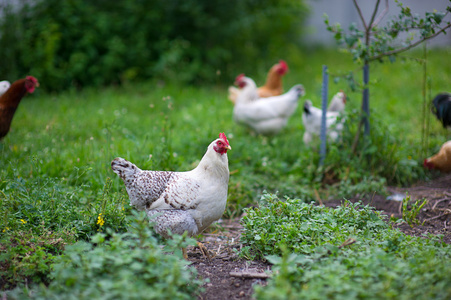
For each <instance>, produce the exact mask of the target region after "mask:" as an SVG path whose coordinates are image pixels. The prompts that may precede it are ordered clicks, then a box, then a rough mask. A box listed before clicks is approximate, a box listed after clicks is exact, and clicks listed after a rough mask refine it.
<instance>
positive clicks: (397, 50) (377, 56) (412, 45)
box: [368, 23, 451, 61]
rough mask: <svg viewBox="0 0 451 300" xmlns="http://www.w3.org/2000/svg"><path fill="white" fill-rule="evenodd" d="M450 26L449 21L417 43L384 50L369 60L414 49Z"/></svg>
mask: <svg viewBox="0 0 451 300" xmlns="http://www.w3.org/2000/svg"><path fill="white" fill-rule="evenodd" d="M450 27H451V23H449V24H448V25H446V26H445V27H443V28H442V29H440V30H439V31H437V32H436V33H434V34H433V35H430V36H427V37H424V38H422V39H420V40H418V41H416V42H415V43H413V44H410V45H408V46H406V47H403V48H399V49H395V50H392V51H388V52H384V53H381V54H378V55H376V56H373V57H369V58H368V61H373V60H377V59H379V58H382V57H384V56H390V55H394V54H398V53H401V52H404V51H407V50H409V49H412V48H413V47H416V46H418V45H419V44H421V43H423V42H424V41H427V40H429V39H432V38H433V37H436V36H437V35H439V34H440V33H442V32H445V31H446V30H447V29H448V28H450Z"/></svg>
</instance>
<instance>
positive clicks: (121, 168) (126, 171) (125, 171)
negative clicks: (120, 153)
mask: <svg viewBox="0 0 451 300" xmlns="http://www.w3.org/2000/svg"><path fill="white" fill-rule="evenodd" d="M111 169H113V172H114V173H116V174H117V175H119V177H121V178H122V179H123V180H125V179H126V178H127V177H130V176H133V175H135V174H136V173H138V172H141V169H139V168H138V167H137V166H135V165H134V164H132V163H131V162H129V161H127V160H125V159H123V158H121V157H116V158H115V159H114V160H113V161H112V162H111Z"/></svg>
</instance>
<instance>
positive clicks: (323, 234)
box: [241, 194, 388, 258]
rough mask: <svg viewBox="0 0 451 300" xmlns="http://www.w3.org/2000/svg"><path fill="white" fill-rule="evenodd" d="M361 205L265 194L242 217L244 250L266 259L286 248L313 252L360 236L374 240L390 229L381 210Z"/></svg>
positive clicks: (296, 251) (304, 252)
mask: <svg viewBox="0 0 451 300" xmlns="http://www.w3.org/2000/svg"><path fill="white" fill-rule="evenodd" d="M359 206H360V204H359V203H356V204H351V203H350V202H346V203H345V205H342V206H339V207H338V208H336V209H331V208H328V207H324V206H315V205H314V204H307V203H305V202H303V201H302V200H299V199H289V198H287V199H285V200H281V199H279V198H278V197H277V196H276V195H273V194H264V195H263V196H262V199H261V200H260V205H259V207H258V208H250V209H246V215H245V216H244V217H243V218H242V221H241V222H242V224H243V226H244V232H243V234H242V235H241V241H242V242H243V244H244V245H245V247H244V248H245V250H244V252H243V253H244V254H246V255H248V254H250V255H251V257H252V256H255V257H256V258H263V257H264V256H266V255H281V254H282V249H283V248H284V247H285V248H286V249H287V250H288V251H289V252H292V253H301V254H311V253H314V252H315V251H317V248H318V247H320V246H324V245H325V244H331V245H334V246H337V247H338V246H340V245H341V244H342V243H344V242H345V241H346V240H348V239H352V238H356V237H360V238H361V237H365V239H368V240H370V239H372V238H373V237H375V236H376V235H377V234H379V233H380V232H383V231H386V230H387V229H388V225H387V224H386V223H385V222H384V221H383V220H382V219H381V217H380V216H379V213H378V212H376V211H373V210H371V209H370V208H369V207H368V206H366V207H364V209H359Z"/></svg>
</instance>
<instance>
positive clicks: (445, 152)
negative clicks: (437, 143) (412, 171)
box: [423, 141, 451, 173]
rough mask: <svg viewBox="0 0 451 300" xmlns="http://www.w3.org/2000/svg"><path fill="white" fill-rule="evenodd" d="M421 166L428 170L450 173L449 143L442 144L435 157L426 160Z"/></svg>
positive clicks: (450, 145)
mask: <svg viewBox="0 0 451 300" xmlns="http://www.w3.org/2000/svg"><path fill="white" fill-rule="evenodd" d="M423 165H424V167H425V168H428V169H436V170H439V171H441V172H444V173H449V172H451V141H447V142H446V143H444V144H443V145H442V147H441V148H440V151H439V152H438V153H437V154H436V155H434V156H431V157H429V158H426V159H425V160H424V164H423Z"/></svg>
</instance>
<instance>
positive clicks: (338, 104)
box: [327, 91, 346, 112]
mask: <svg viewBox="0 0 451 300" xmlns="http://www.w3.org/2000/svg"><path fill="white" fill-rule="evenodd" d="M345 106H346V94H345V93H344V92H343V91H339V92H338V93H336V94H335V95H334V96H333V97H332V100H330V104H329V107H327V111H338V112H341V111H343V110H344V109H345Z"/></svg>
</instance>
